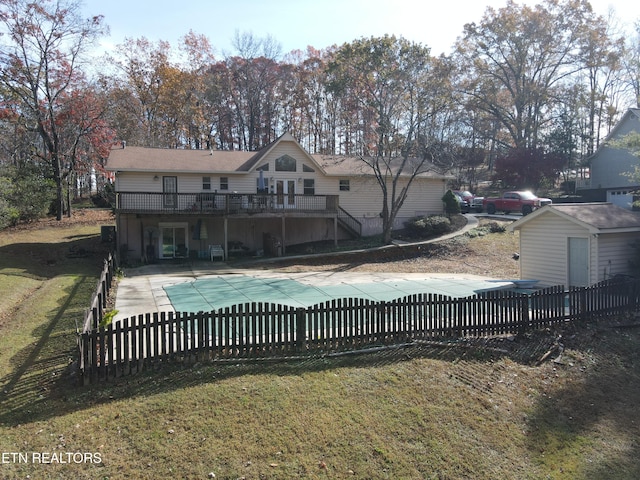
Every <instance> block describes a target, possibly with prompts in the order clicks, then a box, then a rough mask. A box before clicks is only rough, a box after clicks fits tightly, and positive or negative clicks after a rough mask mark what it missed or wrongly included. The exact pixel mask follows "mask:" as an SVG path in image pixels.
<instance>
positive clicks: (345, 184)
mask: <svg viewBox="0 0 640 480" xmlns="http://www.w3.org/2000/svg"><path fill="white" fill-rule="evenodd" d="M350 189H351V185H349V180H340V191H341V192H348V191H349V190H350Z"/></svg>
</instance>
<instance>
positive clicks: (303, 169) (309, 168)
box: [302, 163, 315, 173]
mask: <svg viewBox="0 0 640 480" xmlns="http://www.w3.org/2000/svg"><path fill="white" fill-rule="evenodd" d="M302 171H303V172H306V173H313V172H315V170H314V169H313V168H311V167H309V166H308V165H305V164H304V163H303V164H302Z"/></svg>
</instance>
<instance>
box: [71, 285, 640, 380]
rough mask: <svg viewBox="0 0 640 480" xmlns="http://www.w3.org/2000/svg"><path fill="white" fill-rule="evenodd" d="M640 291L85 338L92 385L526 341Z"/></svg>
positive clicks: (201, 323) (508, 298)
mask: <svg viewBox="0 0 640 480" xmlns="http://www.w3.org/2000/svg"><path fill="white" fill-rule="evenodd" d="M637 298H638V284H637V283H636V282H634V281H628V280H626V281H607V282H602V283H600V284H598V285H594V286H592V287H588V288H570V289H568V290H565V288H564V287H562V286H557V287H551V288H547V289H544V290H539V291H536V292H535V293H532V294H531V295H526V294H522V293H517V292H514V291H504V290H497V291H490V292H485V293H482V294H479V295H475V296H473V297H467V298H452V297H448V296H444V295H434V294H418V295H411V296H408V297H404V298H401V299H397V300H393V301H383V302H373V301H370V300H366V299H359V298H346V299H340V300H332V301H328V302H325V303H321V304H317V305H314V306H311V307H306V308H295V307H291V306H285V305H276V304H268V303H246V304H241V305H235V306H233V307H228V308H224V309H220V310H217V311H211V312H207V313H204V312H199V313H197V314H192V313H188V314H186V313H173V312H161V313H147V314H144V315H138V316H137V317H131V318H127V319H124V320H121V321H118V322H116V323H115V324H111V325H108V326H107V327H100V328H95V327H93V328H90V329H87V330H86V331H85V332H84V333H82V334H80V335H79V337H78V351H79V361H78V367H79V371H80V378H82V382H84V383H89V382H95V381H97V380H108V379H110V378H115V377H119V376H121V375H129V374H132V373H135V372H139V371H141V370H144V369H149V368H156V367H159V366H160V365H163V364H165V363H168V362H172V363H176V362H180V363H185V364H193V363H196V362H202V361H210V360H217V359H233V358H268V357H278V356H293V355H308V354H312V355H313V354H323V353H331V352H340V351H349V350H357V349H362V348H366V347H371V346H381V345H393V344H399V343H405V342H411V341H419V340H428V339H437V338H461V337H467V336H474V337H478V336H491V335H502V334H516V333H522V332H525V331H527V330H533V329H539V328H544V327H549V326H553V325H558V324H563V323H566V322H570V321H578V320H584V319H587V318H590V317H593V316H596V315H597V316H611V315H618V314H620V313H622V312H624V311H628V310H629V309H631V310H635V309H636V306H637Z"/></svg>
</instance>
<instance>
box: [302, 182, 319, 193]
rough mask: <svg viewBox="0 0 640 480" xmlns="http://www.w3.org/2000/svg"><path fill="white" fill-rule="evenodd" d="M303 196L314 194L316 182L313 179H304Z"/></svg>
mask: <svg viewBox="0 0 640 480" xmlns="http://www.w3.org/2000/svg"><path fill="white" fill-rule="evenodd" d="M303 193H304V194H305V195H315V194H316V181H315V180H314V179H313V178H305V179H304V192H303Z"/></svg>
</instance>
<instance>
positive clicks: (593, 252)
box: [509, 203, 640, 286]
mask: <svg viewBox="0 0 640 480" xmlns="http://www.w3.org/2000/svg"><path fill="white" fill-rule="evenodd" d="M509 230H510V231H518V232H519V233H520V252H519V253H520V278H521V279H532V280H534V279H535V280H538V281H539V283H538V285H539V286H551V285H565V286H588V285H592V284H594V283H597V282H600V281H602V280H607V279H609V278H612V277H614V276H616V275H619V274H629V273H630V266H629V260H630V258H631V256H632V253H633V252H634V249H633V247H632V244H633V243H634V242H635V241H637V240H640V214H638V213H635V212H632V211H630V210H626V209H624V208H621V207H619V206H617V205H613V204H611V203H568V204H553V205H547V206H545V207H543V208H541V209H539V210H536V211H535V212H533V213H532V214H530V215H527V216H526V217H522V218H521V219H519V220H517V221H516V222H514V223H512V224H511V225H510V226H509Z"/></svg>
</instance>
